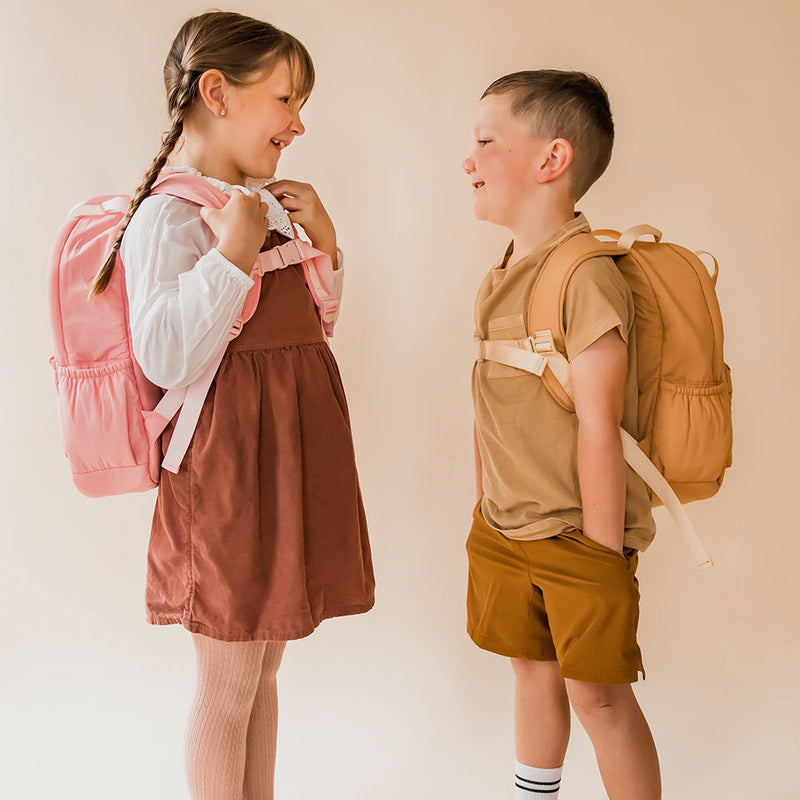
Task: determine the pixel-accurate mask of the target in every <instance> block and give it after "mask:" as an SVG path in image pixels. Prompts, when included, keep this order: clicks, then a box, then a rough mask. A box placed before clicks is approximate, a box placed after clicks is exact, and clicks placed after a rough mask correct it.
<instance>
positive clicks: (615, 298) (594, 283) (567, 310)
mask: <svg viewBox="0 0 800 800" xmlns="http://www.w3.org/2000/svg"><path fill="white" fill-rule="evenodd" d="M633 315H634V307H633V295H632V294H631V290H630V289H629V288H628V284H627V283H626V282H625V278H623V277H622V273H620V271H619V270H618V269H617V266H616V264H614V262H613V260H612V259H610V258H606V257H601V258H590V259H589V260H588V261H584V263H583V264H581V265H580V266H579V267H578V268H577V269H576V270H575V272H574V273H573V274H572V277H571V278H570V281H569V283H568V284H567V291H566V296H565V299H564V328H565V331H566V348H567V358H568V359H569V360H570V361H572V359H573V358H575V356H576V355H578V353H580V352H581V351H582V350H585V349H586V348H587V347H588V346H589V345H590V344H592V343H593V342H596V341H597V340H598V339H599V338H600V337H601V336H602V335H603V334H604V333H608V331H610V330H613V329H614V328H616V329H617V330H618V331H619V334H620V336H621V337H622V339H623V340H624V341H625V343H626V344H627V343H628V337H629V334H630V330H631V326H632V325H633Z"/></svg>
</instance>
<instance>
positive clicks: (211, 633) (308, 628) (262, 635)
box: [146, 597, 375, 642]
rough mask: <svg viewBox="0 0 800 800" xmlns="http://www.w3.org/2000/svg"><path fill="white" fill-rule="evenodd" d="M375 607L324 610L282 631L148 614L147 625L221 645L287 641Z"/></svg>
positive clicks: (371, 602)
mask: <svg viewBox="0 0 800 800" xmlns="http://www.w3.org/2000/svg"><path fill="white" fill-rule="evenodd" d="M374 605H375V598H374V597H373V598H371V599H369V600H368V601H366V602H363V603H354V604H352V605H345V606H339V607H337V608H332V609H326V610H325V612H324V613H323V614H322V616H320V617H319V618H318V619H316V620H312V622H311V623H310V624H306V625H301V626H297V627H294V628H288V629H283V630H257V631H252V632H250V631H220V630H217V629H215V628H212V627H211V626H209V625H206V624H205V623H203V622H199V621H198V620H193V619H189V618H187V617H184V616H183V615H181V614H151V613H150V612H147V617H146V618H147V622H148V624H150V625H183V627H184V628H186V630H187V631H190V632H191V633H200V634H202V635H204V636H208V637H210V638H212V639H218V640H220V641H223V642H288V641H292V640H294V639H304V638H305V637H306V636H309V635H310V634H312V633H313V632H314V631H315V630H316V629H317V627H318V626H319V624H320V623H321V622H324V621H325V620H326V619H332V618H334V617H347V616H352V615H354V614H365V613H366V612H367V611H369V610H370V609H371V608H372V607H373V606H374Z"/></svg>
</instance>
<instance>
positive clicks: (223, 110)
mask: <svg viewBox="0 0 800 800" xmlns="http://www.w3.org/2000/svg"><path fill="white" fill-rule="evenodd" d="M219 115H220V116H221V117H224V116H225V109H224V108H223V109H221V110H220V112H219Z"/></svg>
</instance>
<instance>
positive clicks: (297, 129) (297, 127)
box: [289, 112, 306, 136]
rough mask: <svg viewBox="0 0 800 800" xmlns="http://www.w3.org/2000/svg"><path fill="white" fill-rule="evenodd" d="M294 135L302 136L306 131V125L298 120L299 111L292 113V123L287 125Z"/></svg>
mask: <svg viewBox="0 0 800 800" xmlns="http://www.w3.org/2000/svg"><path fill="white" fill-rule="evenodd" d="M289 127H290V128H291V131H292V133H294V135H295V136H302V135H303V134H304V133H305V132H306V126H305V125H303V123H302V122H301V120H300V113H299V112H298V113H297V114H295V115H294V117H293V118H292V124H291V125H290V126H289Z"/></svg>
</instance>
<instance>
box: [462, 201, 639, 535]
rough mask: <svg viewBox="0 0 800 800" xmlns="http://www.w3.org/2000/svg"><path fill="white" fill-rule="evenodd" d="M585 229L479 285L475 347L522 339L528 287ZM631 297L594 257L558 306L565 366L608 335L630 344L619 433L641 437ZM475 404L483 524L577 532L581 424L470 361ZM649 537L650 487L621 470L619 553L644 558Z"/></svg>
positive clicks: (540, 393) (556, 238)
mask: <svg viewBox="0 0 800 800" xmlns="http://www.w3.org/2000/svg"><path fill="white" fill-rule="evenodd" d="M589 230H591V229H590V227H589V224H588V222H587V221H586V218H585V217H584V216H583V214H578V215H576V217H575V218H574V219H573V220H572V221H570V222H568V223H566V224H565V225H563V226H562V227H561V228H560V229H559V230H558V231H557V232H556V233H555V234H554V235H553V236H552V237H551V238H550V239H548V240H547V241H546V242H545V243H544V244H542V245H541V246H540V247H538V248H537V249H536V250H534V251H533V252H532V253H530V254H529V255H527V256H526V257H525V258H523V259H522V260H520V261H519V262H517V263H516V264H513V266H511V267H510V268H506V266H505V261H506V259H503V260H502V261H501V262H499V263H498V264H497V265H495V266H494V267H493V268H492V269H491V270H490V271H489V274H488V275H487V276H486V278H485V279H484V281H483V283H482V284H481V286H480V289H479V290H478V295H477V298H476V301H475V328H476V332H477V334H478V336H480V337H481V338H482V339H522V338H524V337H525V336H526V335H527V332H526V317H527V313H528V303H529V300H530V296H531V291H532V289H533V283H534V281H535V280H536V276H537V274H538V273H539V270H540V269H541V267H542V264H543V263H544V261H545V259H546V258H547V256H548V255H549V254H550V252H552V250H553V249H555V247H556V246H557V245H559V244H561V243H562V242H563V241H564V240H566V239H568V238H569V237H570V236H572V235H574V234H576V233H580V232H582V231H589ZM633 315H634V308H633V298H632V296H631V292H630V289H629V288H628V285H627V283H626V282H625V279H624V278H623V277H622V275H621V274H620V272H619V270H618V269H617V268H616V266H615V264H614V262H613V261H612V260H611V259H610V258H605V257H604V258H593V259H590V260H588V261H586V262H584V263H583V264H581V266H580V267H578V269H577V270H576V271H575V273H574V274H573V276H572V278H571V279H570V282H569V284H568V286H567V291H566V297H565V302H564V324H565V329H566V349H567V358H568V359H570V360H571V359H573V358H574V357H575V356H576V355H577V354H578V353H580V352H581V351H582V350H583V349H585V348H586V347H588V346H589V345H590V344H592V343H593V342H595V341H596V340H597V339H598V338H599V337H600V336H602V335H603V334H604V333H607V332H608V331H610V330H613V329H614V328H617V329H618V330H619V333H620V335H621V336H622V338H623V339H624V340H625V342H627V344H628V365H629V366H628V376H627V384H626V390H625V406H624V412H623V419H622V425H623V427H624V428H625V429H626V430H627V431H628V432H629V433H631V434H632V435H633V436H635V437H636V438H638V435H637V434H638V431H637V427H636V426H637V421H636V420H637V405H638V391H637V386H636V358H635V353H636V350H635V348H636V342H635V331H634V329H633ZM472 397H473V403H474V406H475V421H476V429H477V435H478V448H479V451H480V456H481V461H482V462H483V489H484V496H483V501H482V503H481V511H482V513H483V516H484V518H485V519H486V521H487V522H488V523H489V524H490V525H491V526H492V527H493V528H495V529H496V530H498V531H500V532H501V533H503V534H504V535H505V536H507V537H509V538H511V539H525V540H533V539H543V538H546V537H548V536H554V535H556V534H558V533H563V532H566V531H571V530H582V529H583V511H582V506H581V493H580V484H579V482H578V458H577V452H578V420H577V417H576V416H575V414H572V413H569V412H568V411H565V410H564V409H563V408H562V407H561V406H560V405H558V403H556V401H555V400H553V398H552V397H551V396H550V393H549V392H548V391H547V389H546V388H545V386H544V384H543V383H542V381H541V379H540V378H539V377H537V376H536V375H532V374H530V373H528V372H524V371H522V370H519V369H516V368H515V367H509V366H506V365H505V364H498V363H496V362H493V361H476V362H475V366H474V367H473V371H472ZM654 535H655V524H654V522H653V516H652V514H651V512H650V502H649V499H648V494H647V489H646V487H645V484H644V482H643V481H642V479H641V478H640V477H639V476H638V475H636V473H635V472H633V470H631V469H630V467H629V468H628V472H627V494H626V502H625V538H624V545H625V546H626V547H635V548H637V549H639V550H644V549H645V548H646V547H647V546H648V545H649V544H650V542H651V541H652V540H653V536H654Z"/></svg>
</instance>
